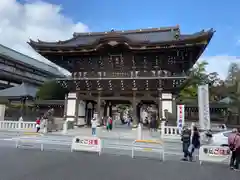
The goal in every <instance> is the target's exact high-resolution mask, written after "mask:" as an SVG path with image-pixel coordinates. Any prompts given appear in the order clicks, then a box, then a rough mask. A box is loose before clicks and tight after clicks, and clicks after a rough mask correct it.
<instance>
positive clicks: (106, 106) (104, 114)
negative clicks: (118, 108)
mask: <svg viewBox="0 0 240 180" xmlns="http://www.w3.org/2000/svg"><path fill="white" fill-rule="evenodd" d="M107 111H108V101H105V103H104V113H103V116H104V117H106V116H107V115H108V114H107Z"/></svg>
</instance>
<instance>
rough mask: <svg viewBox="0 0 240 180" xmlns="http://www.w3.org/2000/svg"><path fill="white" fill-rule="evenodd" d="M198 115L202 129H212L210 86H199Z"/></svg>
mask: <svg viewBox="0 0 240 180" xmlns="http://www.w3.org/2000/svg"><path fill="white" fill-rule="evenodd" d="M198 115H199V125H200V129H203V130H209V129H210V128H211V123H210V114H209V92H208V84H206V85H201V86H198Z"/></svg>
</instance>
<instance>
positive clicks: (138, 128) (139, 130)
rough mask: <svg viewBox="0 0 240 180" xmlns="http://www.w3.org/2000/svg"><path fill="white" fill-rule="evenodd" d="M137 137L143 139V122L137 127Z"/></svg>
mask: <svg viewBox="0 0 240 180" xmlns="http://www.w3.org/2000/svg"><path fill="white" fill-rule="evenodd" d="M137 138H138V139H143V133H142V125H141V123H139V124H138V127H137Z"/></svg>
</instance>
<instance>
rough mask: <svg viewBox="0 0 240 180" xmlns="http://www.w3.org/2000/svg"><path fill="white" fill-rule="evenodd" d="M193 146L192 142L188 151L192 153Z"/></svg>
mask: <svg viewBox="0 0 240 180" xmlns="http://www.w3.org/2000/svg"><path fill="white" fill-rule="evenodd" d="M193 148H194V145H193V144H190V145H189V147H188V152H189V153H192V150H193Z"/></svg>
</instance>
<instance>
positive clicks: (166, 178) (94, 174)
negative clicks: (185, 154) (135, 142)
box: [0, 148, 239, 180]
mask: <svg viewBox="0 0 240 180" xmlns="http://www.w3.org/2000/svg"><path fill="white" fill-rule="evenodd" d="M0 158H1V161H0V166H1V168H0V174H1V178H0V179H1V180H79V179H84V180H98V179H101V180H112V179H115V180H118V179H119V180H122V179H125V180H128V179H129V180H133V179H138V180H151V179H152V180H155V179H163V180H174V179H183V180H193V179H194V180H202V179H204V180H213V179H216V180H226V179H229V180H238V179H239V172H234V171H231V170H229V169H228V168H227V166H224V165H216V164H214V165H210V164H207V165H202V166H200V165H199V164H198V163H196V162H193V163H185V162H180V161H166V162H161V161H157V160H149V159H142V158H137V159H131V158H130V157H128V156H114V155H102V156H100V157H99V156H98V155H97V154H88V153H67V152H57V151H54V152H40V151H35V150H22V149H13V148H1V151H0Z"/></svg>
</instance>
